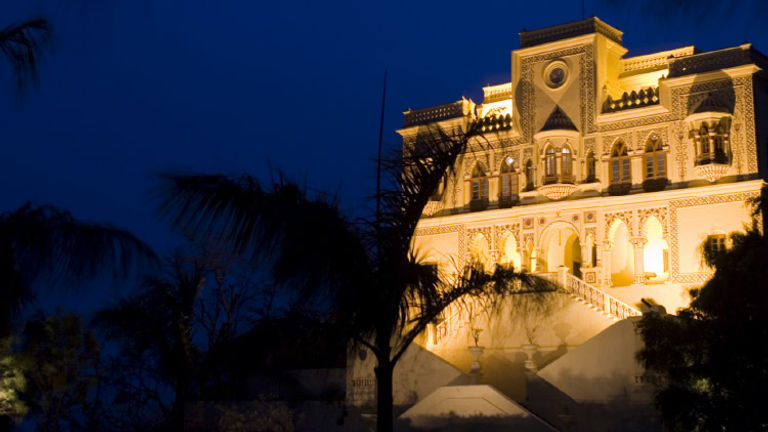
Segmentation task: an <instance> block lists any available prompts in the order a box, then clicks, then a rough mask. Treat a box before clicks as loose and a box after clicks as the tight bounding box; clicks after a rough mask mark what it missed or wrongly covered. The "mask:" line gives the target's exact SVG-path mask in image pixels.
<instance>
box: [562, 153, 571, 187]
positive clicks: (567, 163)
mask: <svg viewBox="0 0 768 432" xmlns="http://www.w3.org/2000/svg"><path fill="white" fill-rule="evenodd" d="M561 154H562V159H563V160H562V165H563V172H562V175H561V177H560V182H562V183H568V182H570V181H571V173H572V172H573V157H571V149H569V148H568V147H566V146H563V150H562V152H561Z"/></svg>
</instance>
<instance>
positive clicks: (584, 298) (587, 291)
mask: <svg viewBox="0 0 768 432" xmlns="http://www.w3.org/2000/svg"><path fill="white" fill-rule="evenodd" d="M566 270H567V269H565V270H563V271H559V272H554V273H538V274H537V276H539V277H541V278H543V279H547V280H549V281H551V282H553V283H554V284H556V285H558V286H559V287H560V288H562V289H563V290H564V291H565V292H567V293H568V294H570V295H571V296H572V297H573V298H574V299H575V300H577V301H579V302H581V303H583V304H585V305H587V306H588V307H589V308H590V309H592V310H595V311H597V312H600V313H601V314H603V315H605V316H606V317H609V318H610V319H611V320H613V321H614V322H616V321H621V320H623V319H626V318H629V317H632V316H640V315H642V313H641V312H640V310H638V309H637V308H636V307H634V306H631V305H629V304H627V303H625V302H623V301H621V300H619V299H617V298H616V297H614V296H612V295H610V294H608V293H607V292H605V291H603V290H601V289H600V288H597V287H595V286H594V285H591V284H588V283H587V282H584V281H583V280H581V279H579V278H577V277H576V276H574V275H572V274H570V273H568V272H567V271H566Z"/></svg>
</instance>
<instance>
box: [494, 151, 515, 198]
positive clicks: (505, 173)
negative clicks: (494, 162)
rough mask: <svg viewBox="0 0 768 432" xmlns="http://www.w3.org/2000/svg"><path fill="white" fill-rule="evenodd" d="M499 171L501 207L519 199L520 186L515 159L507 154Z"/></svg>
mask: <svg viewBox="0 0 768 432" xmlns="http://www.w3.org/2000/svg"><path fill="white" fill-rule="evenodd" d="M499 171H500V173H499V207H509V206H512V205H514V203H516V202H517V201H518V193H519V186H518V181H517V170H516V164H515V160H514V159H512V158H511V157H509V156H507V157H506V158H505V159H504V161H503V162H502V163H501V169H500V170H499Z"/></svg>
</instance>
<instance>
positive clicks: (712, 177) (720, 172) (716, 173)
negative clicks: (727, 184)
mask: <svg viewBox="0 0 768 432" xmlns="http://www.w3.org/2000/svg"><path fill="white" fill-rule="evenodd" d="M728 168H730V165H726V164H716V163H713V164H707V165H697V166H696V168H695V169H696V174H697V175H700V176H702V177H704V178H706V179H707V180H709V182H710V183H714V182H716V181H717V180H719V179H720V178H721V177H722V176H724V175H725V174H726V173H727V172H728Z"/></svg>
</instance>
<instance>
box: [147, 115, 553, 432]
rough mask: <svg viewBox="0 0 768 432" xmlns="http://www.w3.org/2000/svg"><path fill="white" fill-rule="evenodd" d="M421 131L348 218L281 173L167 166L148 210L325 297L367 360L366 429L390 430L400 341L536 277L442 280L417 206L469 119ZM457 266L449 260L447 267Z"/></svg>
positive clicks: (457, 152)
mask: <svg viewBox="0 0 768 432" xmlns="http://www.w3.org/2000/svg"><path fill="white" fill-rule="evenodd" d="M467 129H468V130H467V131H466V132H465V131H463V130H462V129H458V128H457V129H453V130H450V131H445V130H443V129H440V128H429V129H425V131H424V133H422V134H420V135H419V139H417V140H416V142H414V143H410V144H408V145H404V146H403V148H402V150H400V151H398V152H397V153H396V154H394V155H392V156H391V157H389V158H387V160H386V162H385V164H384V165H385V171H386V172H387V173H388V174H389V182H388V184H389V187H386V188H384V189H382V190H380V191H379V192H378V193H377V196H376V199H377V200H378V202H379V204H380V207H379V208H380V211H379V212H378V213H377V214H376V215H375V216H374V217H372V218H370V219H368V220H364V221H362V222H353V221H351V220H349V219H348V218H346V217H345V216H344V215H343V214H342V213H341V211H340V210H339V207H338V203H337V202H335V201H334V200H330V199H328V198H327V197H324V196H322V195H321V196H319V197H315V198H310V197H308V196H307V194H306V192H305V191H304V190H302V189H301V188H299V187H298V186H296V185H295V184H292V183H289V182H285V181H283V180H280V181H278V182H276V183H274V184H273V185H272V188H271V189H264V188H262V187H261V186H260V184H259V183H258V182H257V181H256V180H254V179H253V178H252V177H250V176H242V177H240V178H230V177H227V176H221V175H168V176H166V177H164V179H163V181H164V185H165V194H164V198H163V201H162V203H161V205H160V207H159V210H160V212H161V213H162V214H164V215H166V216H167V217H169V218H170V219H171V221H172V223H173V224H174V225H175V226H177V227H179V228H181V229H183V230H186V231H187V232H190V233H196V234H197V235H203V236H210V237H213V238H216V239H217V241H219V242H220V243H222V244H225V245H227V246H228V248H229V251H230V252H231V253H234V254H238V255H240V256H244V257H246V258H248V259H251V260H253V262H259V261H260V260H263V259H266V260H267V261H268V262H269V263H270V264H271V265H272V269H273V272H274V275H275V277H276V279H277V281H278V282H279V283H283V284H285V285H284V286H286V287H291V288H294V289H297V290H298V291H299V293H300V294H302V295H310V294H314V295H317V294H318V293H319V294H320V295H319V297H315V298H321V299H324V300H326V301H329V302H330V303H331V304H333V305H335V308H336V309H335V312H336V313H335V315H334V316H335V319H336V320H337V324H339V325H342V326H345V327H346V328H347V329H348V330H349V332H350V333H349V337H350V338H351V339H353V340H354V341H356V342H357V343H359V344H361V345H363V346H365V347H367V348H368V349H369V350H370V351H371V352H373V354H374V356H375V357H376V359H377V366H376V369H375V374H376V380H377V429H376V430H377V431H380V432H384V431H391V430H392V427H393V408H392V403H393V396H392V373H393V369H394V366H395V364H397V362H398V360H399V359H400V358H401V356H402V355H403V353H404V352H405V350H406V348H408V346H409V345H410V344H411V342H413V340H414V339H415V338H416V337H417V336H418V335H419V334H420V333H422V332H423V331H424V330H425V329H426V328H427V326H428V325H429V324H430V323H432V322H434V321H435V319H436V318H437V317H438V316H439V315H440V313H441V312H442V311H443V310H444V309H445V308H446V307H448V306H449V305H451V304H453V303H454V302H456V301H457V300H459V299H463V298H466V297H467V296H472V297H485V298H488V297H496V298H499V297H502V296H505V295H509V294H517V293H539V292H543V291H547V290H550V289H551V286H550V285H549V284H547V283H546V282H544V281H542V280H540V279H537V278H534V277H531V276H529V275H527V274H523V273H518V272H515V271H514V270H513V269H511V268H504V267H501V266H497V267H496V268H495V270H494V271H493V272H491V273H489V272H486V271H484V269H483V268H482V266H479V265H473V264H469V265H468V266H467V267H466V268H465V269H461V271H457V272H456V273H455V274H451V275H449V276H447V277H441V275H440V274H439V273H438V271H437V270H436V269H435V267H434V266H431V265H427V264H425V263H423V262H421V261H420V260H419V259H418V258H417V256H416V254H415V253H414V251H413V250H412V243H411V241H412V239H413V236H414V232H415V230H416V226H417V224H418V222H419V219H420V218H421V216H422V212H423V210H424V207H425V206H426V204H427V203H428V201H429V199H430V196H432V195H433V192H434V191H435V190H437V188H438V187H439V185H440V184H441V183H442V181H443V180H444V178H445V177H446V176H448V175H451V174H452V170H453V169H454V167H455V166H456V162H457V160H458V158H459V157H460V156H461V154H462V153H463V152H464V151H465V150H466V149H467V144H468V142H469V140H470V139H471V137H472V136H473V135H474V133H475V130H474V126H472V125H470V126H469V127H468V128H467ZM457 270H458V269H457Z"/></svg>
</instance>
